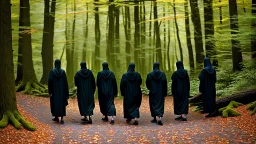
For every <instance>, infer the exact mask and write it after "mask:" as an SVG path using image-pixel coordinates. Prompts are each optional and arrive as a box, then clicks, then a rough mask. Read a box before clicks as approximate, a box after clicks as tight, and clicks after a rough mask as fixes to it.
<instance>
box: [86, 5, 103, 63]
mask: <svg viewBox="0 0 256 144" xmlns="http://www.w3.org/2000/svg"><path fill="white" fill-rule="evenodd" d="M88 9H89V8H88V3H87V5H86V11H88ZM88 16H89V15H88V12H87V13H86V19H85V22H84V25H85V28H84V45H83V56H82V60H83V61H87V59H88V58H87V57H86V56H87V55H86V48H87V42H88V40H87V38H88V29H89V28H88V20H89V17H88ZM95 18H96V13H95ZM95 27H96V21H95ZM99 36H100V35H99ZM97 42H98V41H97V40H96V43H97ZM97 52H98V51H97ZM95 53H96V50H95Z"/></svg>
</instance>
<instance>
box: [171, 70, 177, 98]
mask: <svg viewBox="0 0 256 144" xmlns="http://www.w3.org/2000/svg"><path fill="white" fill-rule="evenodd" d="M176 79H177V76H176V72H174V73H173V74H172V95H174V94H175V93H176V91H175V90H176Z"/></svg>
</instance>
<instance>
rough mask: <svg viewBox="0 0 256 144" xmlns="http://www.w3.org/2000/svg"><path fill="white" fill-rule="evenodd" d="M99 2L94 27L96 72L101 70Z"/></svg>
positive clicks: (96, 0) (96, 7)
mask: <svg viewBox="0 0 256 144" xmlns="http://www.w3.org/2000/svg"><path fill="white" fill-rule="evenodd" d="M97 2H98V0H95V8H94V11H95V16H94V18H95V26H94V30H95V42H96V44H95V60H94V61H95V62H94V64H95V70H97V71H99V70H100V62H101V61H100V35H101V33H100V18H99V13H98V12H99V7H98V6H97V5H98V4H97ZM87 24H88V13H87ZM87 35H88V25H87Z"/></svg>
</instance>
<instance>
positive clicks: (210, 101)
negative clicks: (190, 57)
mask: <svg viewBox="0 0 256 144" xmlns="http://www.w3.org/2000/svg"><path fill="white" fill-rule="evenodd" d="M204 65H205V68H204V69H203V70H202V71H201V73H200V74H199V77H198V78H199V80H200V84H199V91H200V92H201V93H202V95H203V112H204V113H212V112H214V110H215V102H216V87H215V83H216V71H215V69H214V68H213V67H212V66H211V63H210V59H209V58H205V59H204Z"/></svg>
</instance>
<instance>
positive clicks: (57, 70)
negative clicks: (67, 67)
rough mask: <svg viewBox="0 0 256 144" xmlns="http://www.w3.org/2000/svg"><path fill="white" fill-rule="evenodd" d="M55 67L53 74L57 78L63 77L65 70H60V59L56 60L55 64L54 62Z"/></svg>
mask: <svg viewBox="0 0 256 144" xmlns="http://www.w3.org/2000/svg"><path fill="white" fill-rule="evenodd" d="M54 65H55V68H54V69H53V74H54V75H55V76H56V77H61V76H62V74H63V72H64V71H63V70H62V69H61V68H60V65H61V61H60V60H59V59H56V60H55V62H54Z"/></svg>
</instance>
